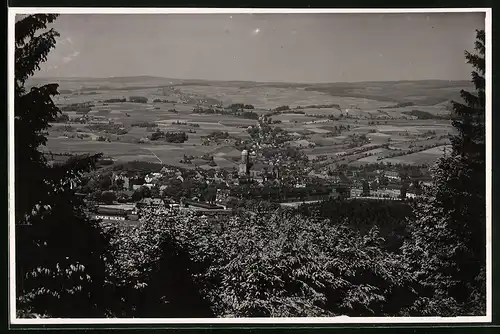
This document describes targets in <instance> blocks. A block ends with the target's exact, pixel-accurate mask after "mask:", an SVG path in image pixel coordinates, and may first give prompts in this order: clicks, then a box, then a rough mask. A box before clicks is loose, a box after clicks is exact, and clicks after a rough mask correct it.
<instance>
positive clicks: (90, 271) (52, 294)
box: [14, 14, 109, 317]
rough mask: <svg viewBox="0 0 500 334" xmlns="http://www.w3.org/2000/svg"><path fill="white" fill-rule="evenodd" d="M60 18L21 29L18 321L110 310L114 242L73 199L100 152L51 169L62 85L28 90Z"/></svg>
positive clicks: (22, 23) (32, 21)
mask: <svg viewBox="0 0 500 334" xmlns="http://www.w3.org/2000/svg"><path fill="white" fill-rule="evenodd" d="M56 17H57V15H43V14H37V15H30V16H27V17H25V18H22V19H21V20H19V21H17V22H16V24H15V101H14V102H15V121H14V122H15V125H14V126H15V187H16V188H15V223H16V240H15V243H16V297H17V311H18V316H26V315H27V314H29V313H35V314H39V315H42V316H51V317H96V316H103V315H104V313H105V310H104V308H105V307H104V305H105V304H104V303H103V300H102V298H103V297H104V296H105V294H104V293H103V288H104V286H105V260H104V259H105V257H106V256H108V257H109V255H106V253H107V245H108V242H107V241H108V237H107V235H106V234H105V233H104V232H103V231H102V229H101V228H100V227H99V224H98V223H97V221H93V220H90V219H89V218H88V216H87V214H86V212H85V206H84V203H83V202H82V201H81V199H80V198H78V196H76V195H75V189H76V187H78V185H79V183H80V181H79V180H80V177H81V176H82V175H83V173H84V172H86V171H88V170H90V169H92V168H93V167H94V166H95V162H96V159H97V158H98V157H99V155H93V156H79V157H73V158H71V159H69V161H67V162H66V163H63V164H57V165H49V164H48V162H47V160H46V159H45V157H44V154H43V153H42V151H41V149H40V148H41V146H44V145H45V144H46V142H47V137H46V136H47V132H46V131H47V129H48V127H49V126H50V124H49V123H50V122H54V121H55V120H56V119H57V117H58V116H59V115H60V111H59V109H58V108H57V106H56V105H55V104H54V102H53V101H52V97H53V96H55V95H56V94H58V91H57V89H58V85H57V84H48V85H44V86H41V87H34V88H31V89H30V90H29V91H27V90H26V88H25V83H26V81H27V79H28V78H29V77H30V76H32V75H33V74H34V73H35V71H36V70H38V69H40V67H39V65H40V63H42V62H44V61H45V60H46V59H47V55H48V54H49V52H50V50H51V49H52V48H54V46H55V43H56V37H57V36H59V34H58V33H57V32H56V31H55V30H54V29H47V25H48V24H50V23H52V22H53V21H54V20H55V19H56Z"/></svg>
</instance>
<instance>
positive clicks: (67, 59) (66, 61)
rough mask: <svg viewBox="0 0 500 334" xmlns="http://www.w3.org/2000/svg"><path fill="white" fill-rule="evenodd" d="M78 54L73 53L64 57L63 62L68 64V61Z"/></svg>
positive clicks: (76, 52)
mask: <svg viewBox="0 0 500 334" xmlns="http://www.w3.org/2000/svg"><path fill="white" fill-rule="evenodd" d="M79 54H80V52H78V51H75V52H73V53H72V54H69V55H67V56H66V57H64V58H63V62H64V63H69V62H70V61H72V60H73V59H75V58H76V57H78V55H79Z"/></svg>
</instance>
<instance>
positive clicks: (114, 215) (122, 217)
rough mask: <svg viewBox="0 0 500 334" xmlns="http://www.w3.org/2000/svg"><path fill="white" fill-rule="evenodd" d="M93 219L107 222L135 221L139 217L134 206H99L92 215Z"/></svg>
mask: <svg viewBox="0 0 500 334" xmlns="http://www.w3.org/2000/svg"><path fill="white" fill-rule="evenodd" d="M93 217H94V218H95V219H101V220H103V221H107V222H125V221H127V220H128V221H136V220H138V219H139V217H138V215H137V211H136V209H135V208H134V207H128V206H127V207H125V206H111V205H110V206H99V207H98V208H97V212H96V213H95V214H94V215H93Z"/></svg>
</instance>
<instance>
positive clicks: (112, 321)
mask: <svg viewBox="0 0 500 334" xmlns="http://www.w3.org/2000/svg"><path fill="white" fill-rule="evenodd" d="M478 12H482V13H485V26H484V29H485V36H486V37H485V47H486V54H485V58H486V74H485V80H486V152H487V154H486V184H487V185H489V186H487V187H486V315H485V316H460V317H347V316H339V317H297V318H165V319H163V318H151V319H150V318H142V319H137V318H95V319H93V318H88V319H86V318H82V319H69V318H68V319H66V318H64V319H62V318H50V319H24V318H16V296H15V292H16V289H15V287H16V271H15V220H14V212H15V210H14V208H15V196H14V192H15V185H14V173H15V170H14V154H15V150H14V80H15V77H14V50H15V48H14V46H15V45H14V43H15V36H14V26H15V16H16V15H19V14H42V13H44V14H45V13H54V14H55V13H57V14H130V15H132V14H135V15H137V14H317V13H325V14H347V13H351V14H354V13H365V14H385V13H393V14H396V13H397V14H406V13H408V14H410V13H478ZM7 29H8V32H7V34H8V50H7V55H8V59H7V61H8V80H9V81H8V94H9V95H8V103H9V104H8V165H9V170H8V176H9V181H8V205H9V208H8V210H9V313H10V314H9V320H10V324H11V325H138V324H165V325H180V324H182V325H186V324H192V325H203V324H221V325H222V324H255V325H257V324H260V325H266V324H268V325H271V324H303V325H306V324H307V325H309V324H311V325H312V324H323V325H328V324H332V325H333V324H335V325H337V324H360V325H361V324H408V325H409V324H465V323H475V324H481V323H483V324H485V323H491V322H492V297H493V296H492V226H491V225H492V224H491V223H492V202H491V196H492V191H491V177H492V156H491V154H492V71H491V70H492V9H491V8H418V9H416V8H408V9H406V8H398V9H390V8H387V9H382V8H373V9H368V8H365V9H361V8H360V9H340V8H338V9H333V8H331V9H285V8H279V9H267V8H266V9H264V8H90V7H89V8H79V7H59V8H57V7H54V8H51V7H25V8H24V7H10V8H8V27H7Z"/></svg>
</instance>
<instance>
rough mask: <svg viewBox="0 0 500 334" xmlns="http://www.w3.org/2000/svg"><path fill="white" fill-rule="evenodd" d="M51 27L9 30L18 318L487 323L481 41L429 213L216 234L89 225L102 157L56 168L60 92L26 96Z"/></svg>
mask: <svg viewBox="0 0 500 334" xmlns="http://www.w3.org/2000/svg"><path fill="white" fill-rule="evenodd" d="M56 17H57V15H41V14H39V15H31V16H27V17H25V18H23V19H22V20H19V21H18V22H17V23H16V39H15V41H16V51H15V55H16V62H15V78H16V82H15V116H16V118H15V127H16V128H15V130H16V131H15V134H16V137H15V144H16V155H15V159H16V160H15V168H16V170H15V178H16V179H15V181H16V207H15V217H16V221H15V224H16V282H17V285H16V296H17V312H18V316H21V317H28V316H34V315H37V316H43V317H74V318H79V317H162V318H168V317H211V316H217V317H228V316H233V317H243V316H248V317H254V316H335V315H350V316H384V315H390V316H456V315H484V314H485V312H486V308H485V293H486V291H485V283H486V282H485V277H486V274H485V221H486V218H485V189H486V188H485V187H486V185H485V146H484V137H485V135H484V133H485V131H484V78H483V75H484V58H483V56H484V32H483V31H478V34H477V42H476V50H477V51H478V54H469V53H466V58H467V60H468V62H469V63H471V65H472V66H473V67H474V69H475V72H473V82H474V84H475V86H476V90H477V91H476V93H474V94H472V93H469V92H464V91H463V92H462V97H463V99H464V101H465V104H461V103H454V104H453V108H454V112H455V113H456V114H457V115H461V117H460V118H457V119H456V120H455V121H454V126H455V128H456V129H457V130H458V134H457V135H456V136H455V137H454V138H453V140H452V144H453V151H452V153H451V154H450V155H448V156H445V157H443V158H442V159H441V160H439V162H438V163H437V164H436V166H435V167H434V170H433V183H432V185H431V186H430V187H429V188H428V189H425V194H426V195H427V196H426V197H424V198H423V199H419V200H416V201H414V202H411V203H408V202H400V203H397V204H394V203H392V202H381V201H368V202H348V201H347V202H342V201H339V202H336V201H332V202H326V203H320V204H316V205H310V206H303V207H300V208H299V209H297V210H292V209H280V208H277V207H276V206H275V205H272V204H269V203H267V204H266V202H263V201H261V202H257V203H253V204H252V205H246V206H245V207H244V208H243V209H241V210H235V212H234V214H232V215H231V216H229V217H227V219H219V220H216V221H214V220H210V219H208V218H203V217H199V216H194V215H191V214H185V213H177V212H174V211H169V210H165V209H163V210H160V209H147V210H145V211H144V212H143V217H142V218H141V224H140V225H139V226H137V227H130V228H117V227H116V226H106V225H104V224H102V223H100V222H98V221H96V220H92V219H90V218H89V216H88V215H87V214H86V212H87V210H88V209H87V208H86V207H85V203H84V202H83V201H82V200H81V199H80V197H78V196H77V194H76V190H77V189H79V186H80V182H81V179H82V176H83V175H84V174H85V173H87V172H88V171H91V170H93V169H95V168H96V163H97V162H98V161H99V159H100V158H101V155H99V154H96V155H93V156H77V157H71V158H69V159H68V160H67V161H66V162H64V163H61V164H54V165H52V164H48V163H47V161H46V159H45V158H44V156H43V155H42V154H41V152H40V151H39V147H40V146H41V145H44V144H45V142H46V137H45V131H46V129H47V127H48V126H49V123H50V122H53V121H54V120H55V119H56V118H57V117H58V115H59V113H60V111H59V110H58V108H57V107H56V106H55V105H54V103H53V101H52V97H53V96H54V95H56V94H58V92H57V85H55V84H51V85H45V86H42V87H37V88H33V89H31V90H30V91H26V89H25V88H24V83H25V82H26V79H27V78H28V77H29V76H31V75H33V73H34V71H35V69H36V68H38V65H39V64H40V62H42V61H43V60H45V57H46V55H47V54H48V53H49V51H50V50H51V49H52V48H53V47H54V45H55V38H56V37H57V36H58V33H57V32H55V31H54V30H45V28H46V25H47V24H48V23H51V22H52V21H53V20H54V19H56ZM39 30H43V31H42V33H41V34H40V35H38V32H39ZM40 41H43V43H40ZM138 102H139V101H138ZM28 134H29V135H28ZM276 135H278V134H276ZM135 167H136V168H140V167H141V166H135ZM160 167H161V166H158V168H160ZM110 168H114V167H110Z"/></svg>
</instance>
